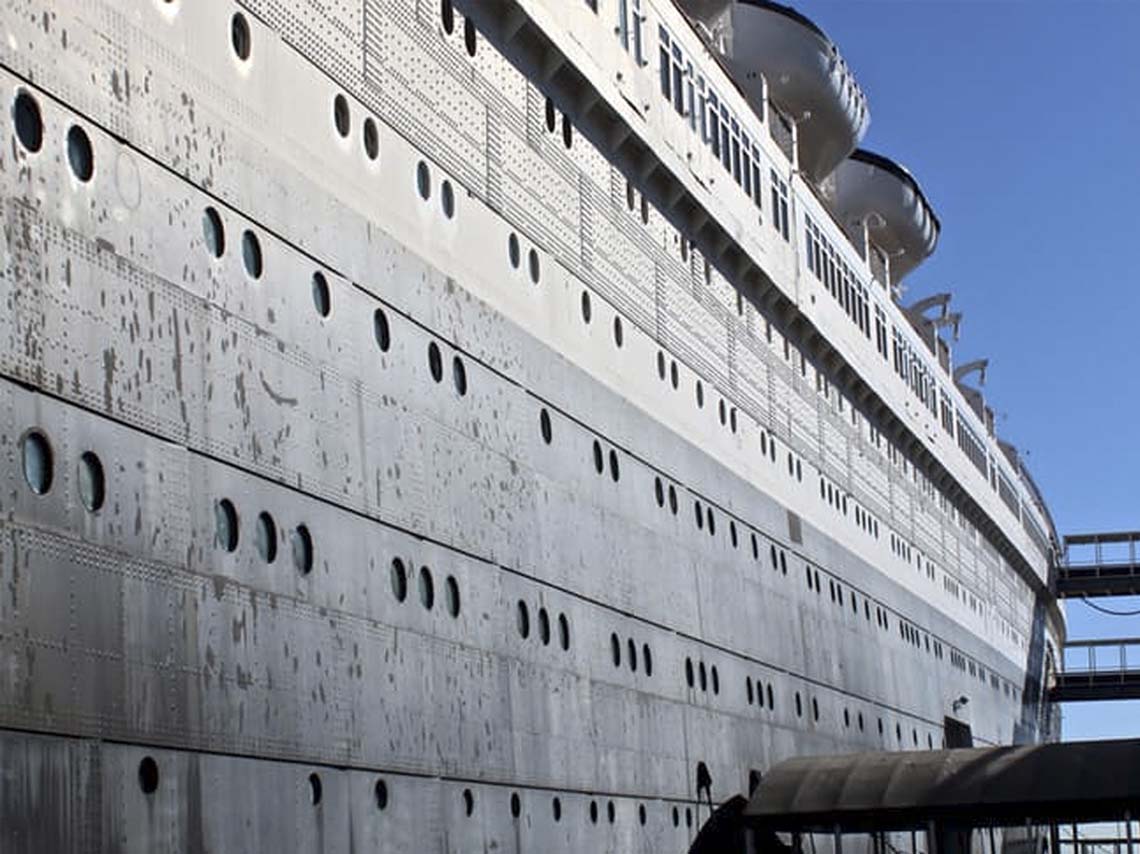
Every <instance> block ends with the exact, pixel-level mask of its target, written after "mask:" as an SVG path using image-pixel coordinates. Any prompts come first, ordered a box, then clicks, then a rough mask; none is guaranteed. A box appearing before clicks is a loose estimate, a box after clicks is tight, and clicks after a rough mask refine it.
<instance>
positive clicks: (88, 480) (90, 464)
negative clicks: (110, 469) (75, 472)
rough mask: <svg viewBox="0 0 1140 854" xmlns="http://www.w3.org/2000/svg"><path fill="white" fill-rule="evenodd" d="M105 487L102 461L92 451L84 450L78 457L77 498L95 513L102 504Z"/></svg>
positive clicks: (104, 496)
mask: <svg viewBox="0 0 1140 854" xmlns="http://www.w3.org/2000/svg"><path fill="white" fill-rule="evenodd" d="M106 489H107V488H106V481H105V478H104V476H103V463H101V462H100V461H99V457H98V456H97V455H96V454H95V453H94V452H93V451H85V452H84V453H83V455H82V456H81V457H80V458H79V500H80V501H82V502H83V506H84V507H86V508H87V510H88V511H90V512H91V513H96V512H98V511H99V508H101V507H102V506H103V501H104V499H105V498H106V494H107V492H106Z"/></svg>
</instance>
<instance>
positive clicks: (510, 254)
mask: <svg viewBox="0 0 1140 854" xmlns="http://www.w3.org/2000/svg"><path fill="white" fill-rule="evenodd" d="M507 258H509V259H510V262H511V267H513V268H514V269H516V270H517V269H518V268H519V264H520V263H521V261H522V253H521V250H520V249H519V236H518V235H517V234H515V233H514V232H513V231H512V232H511V236H510V237H509V238H508V239H507Z"/></svg>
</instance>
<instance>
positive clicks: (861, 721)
mask: <svg viewBox="0 0 1140 854" xmlns="http://www.w3.org/2000/svg"><path fill="white" fill-rule="evenodd" d="M856 722H857V723H858V725H859V732H862V731H863V713H862V712H860V713H859V715H858V716H857V717H856Z"/></svg>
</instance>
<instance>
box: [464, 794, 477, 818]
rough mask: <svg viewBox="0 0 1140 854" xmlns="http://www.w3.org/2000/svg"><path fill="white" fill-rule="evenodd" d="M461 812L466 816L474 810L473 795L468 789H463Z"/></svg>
mask: <svg viewBox="0 0 1140 854" xmlns="http://www.w3.org/2000/svg"><path fill="white" fill-rule="evenodd" d="M463 812H464V814H465V815H468V816H470V815H471V814H472V813H474V812H475V795H474V794H473V793H472V792H471V790H470V789H464V790H463Z"/></svg>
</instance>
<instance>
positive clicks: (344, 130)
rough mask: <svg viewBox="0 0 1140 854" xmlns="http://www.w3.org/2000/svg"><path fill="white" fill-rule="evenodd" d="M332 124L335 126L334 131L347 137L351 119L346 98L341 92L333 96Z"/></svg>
mask: <svg viewBox="0 0 1140 854" xmlns="http://www.w3.org/2000/svg"><path fill="white" fill-rule="evenodd" d="M333 125H335V126H336V132H337V133H339V134H340V135H341V136H342V137H346V138H347V137H348V132H349V131H350V130H351V129H352V119H351V116H350V114H349V111H348V99H347V98H346V97H344V95H341V94H338V95H337V96H336V97H335V98H333Z"/></svg>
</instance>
